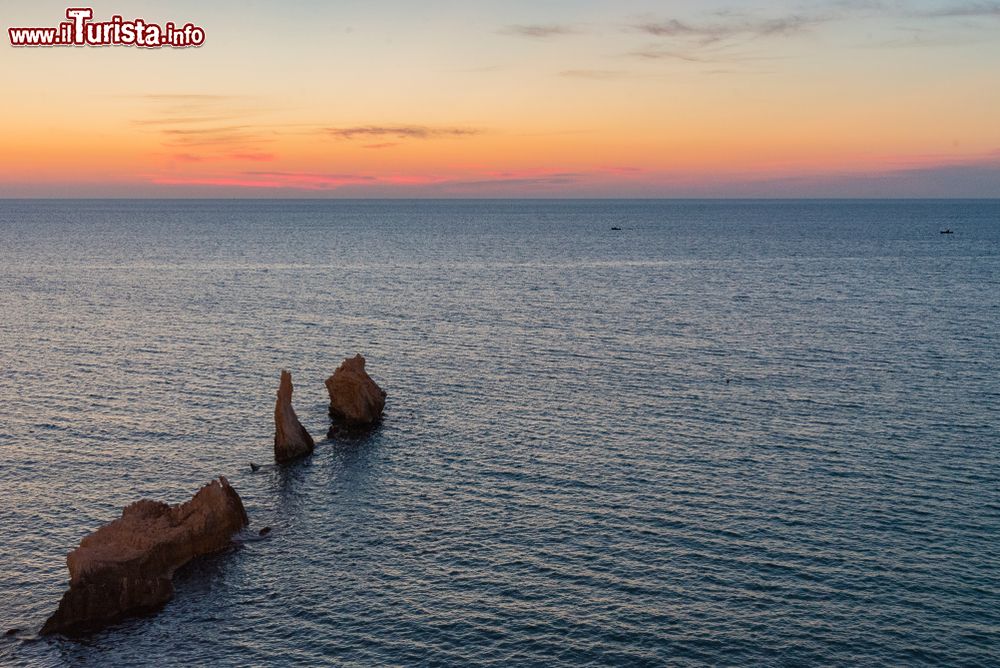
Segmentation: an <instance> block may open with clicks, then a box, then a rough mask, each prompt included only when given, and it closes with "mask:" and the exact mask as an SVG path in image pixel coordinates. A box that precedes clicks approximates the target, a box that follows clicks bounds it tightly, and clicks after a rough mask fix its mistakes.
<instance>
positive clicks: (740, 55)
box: [0, 0, 1000, 197]
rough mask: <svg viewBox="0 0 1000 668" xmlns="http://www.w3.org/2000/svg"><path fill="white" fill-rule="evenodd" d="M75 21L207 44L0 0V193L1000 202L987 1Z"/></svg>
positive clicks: (524, 7) (159, 6)
mask: <svg viewBox="0 0 1000 668" xmlns="http://www.w3.org/2000/svg"><path fill="white" fill-rule="evenodd" d="M70 6H79V5H70ZM84 6H86V5H84ZM92 7H93V10H94V15H95V20H109V19H110V18H111V16H112V15H115V14H118V15H121V16H122V17H123V18H124V19H125V20H131V19H134V18H137V17H141V18H143V19H145V20H146V21H147V22H154V23H161V24H165V23H166V22H168V21H173V22H174V23H176V24H178V25H182V24H184V23H187V22H191V23H193V24H196V25H198V26H200V27H202V28H203V29H204V31H205V36H206V38H205V43H204V44H203V45H202V46H200V47H197V48H187V49H170V48H163V49H141V48H136V47H128V46H110V47H52V48H23V47H22V48H15V47H13V46H11V44H10V40H9V39H8V35H7V28H11V27H47V26H53V27H54V26H56V25H58V24H59V23H60V21H65V20H66V18H65V12H66V9H67V5H66V4H65V2H63V3H57V2H51V1H50V0H4V1H3V11H2V12H0V16H2V17H3V23H4V26H3V27H4V34H3V35H2V39H3V43H2V44H0V88H2V90H3V92H4V94H3V101H4V103H3V105H2V106H0V119H2V128H3V130H2V132H0V197H1000V1H998V2H990V1H980V0H972V1H965V0H956V1H953V2H948V1H944V0H935V1H931V0H926V1H919V2H918V1H914V2H879V1H877V0H874V1H866V0H854V1H852V0H817V1H804V2H769V3H764V2H756V1H751V2H716V1H715V0H708V1H700V2H695V1H689V0H678V1H674V2H671V1H660V2H651V1H648V0H614V1H612V0H608V1H598V0H578V1H573V2H570V1H569V0H534V1H531V2H523V1H521V0H505V1H502V2H501V1H497V2H485V1H479V0H462V1H444V0H427V1H422V2H414V1H412V0H409V1H379V0H367V1H365V2H336V1H328V2H320V1H317V0H305V1H300V2H291V1H290V0H289V1H286V2H279V1H277V0H273V1H265V0H238V1H237V0H220V1H217V2H213V3H211V4H210V5H209V3H204V2H200V1H195V0H172V1H171V2H169V3H165V2H162V1H158V2H152V1H148V2H147V1H144V2H129V1H126V0H114V1H112V0H106V1H104V2H101V3H99V4H94V5H92Z"/></svg>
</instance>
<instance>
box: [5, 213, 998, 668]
mask: <svg viewBox="0 0 1000 668" xmlns="http://www.w3.org/2000/svg"><path fill="white" fill-rule="evenodd" d="M613 226H614V227H621V228H622V230H621V231H612V230H611V227H613ZM945 227H950V228H952V229H953V230H954V232H955V233H954V234H953V235H941V234H939V230H940V229H942V228H945ZM357 352H361V353H363V354H365V355H366V356H367V358H368V363H369V371H370V373H371V374H372V375H373V376H374V377H375V378H376V380H377V381H378V382H379V383H380V384H381V385H382V386H383V387H384V388H385V389H386V390H387V391H388V393H389V398H388V405H387V410H386V416H385V421H384V424H383V425H382V427H381V428H380V429H379V430H378V431H377V432H375V433H374V434H372V435H371V436H369V437H367V438H364V439H362V440H358V441H355V442H344V441H322V440H321V439H322V437H323V436H324V435H325V432H326V428H327V426H328V418H327V414H326V407H327V399H326V394H325V389H324V387H323V380H324V378H325V377H326V376H327V375H329V374H330V373H331V372H332V371H333V369H334V368H335V367H336V366H337V365H338V364H339V362H340V361H341V360H342V359H343V358H344V357H345V356H348V355H353V354H355V353H357ZM282 368H287V369H289V370H291V371H292V373H293V376H294V380H295V385H296V394H295V405H296V409H297V411H298V414H299V417H300V418H301V420H302V422H303V423H304V424H305V425H306V427H307V428H308V429H309V430H310V431H311V432H312V433H313V434H314V435H315V436H317V437H318V439H317V440H321V442H319V443H318V447H317V450H316V453H315V455H314V456H313V457H312V458H311V459H310V460H308V461H304V462H302V463H300V464H297V465H293V466H290V467H287V468H284V469H281V468H274V467H265V468H263V469H262V470H261V471H260V472H258V473H255V474H254V473H251V471H250V469H249V467H248V462H250V461H256V462H262V463H269V462H270V461H271V460H272V449H271V438H272V435H273V422H272V410H273V397H274V392H275V390H276V388H277V384H278V376H279V371H280V369H282ZM0 402H2V412H0V454H2V457H0V529H2V541H0V600H2V601H3V603H2V605H0V631H2V630H5V629H8V628H11V627H16V628H20V629H22V632H21V633H20V634H19V636H18V637H14V638H3V639H0V662H2V663H13V664H31V665H79V664H89V665H128V664H137V663H148V664H152V665H157V666H173V665H190V664H200V665H218V666H242V665H267V664H301V665H316V664H325V663H332V664H338V665H359V666H361V665H364V666H367V665H375V664H397V665H416V664H421V665H425V664H427V665H430V664H433V665H444V664H449V665H480V664H481V665H496V666H516V665H546V666H552V665H566V666H581V665H616V666H631V665H636V666H639V665H665V664H669V665H705V664H711V665H724V664H767V665H791V664H815V665H825V666H832V665H915V664H948V665H970V666H971V665H990V664H992V665H998V664H1000V558H998V553H997V550H998V545H1000V202H996V201H992V202H963V201H953V202H648V201H596V202H537V201H534V202H533V201H519V202H496V201H465V202H320V201H299V202H294V201H293V202H259V201H258V202H251V201H245V202H244V201H199V202H139V201H132V202H123V201H82V202H66V201H58V202H55V201H52V202H46V201H38V202H18V201H6V202H0ZM220 474H224V475H226V476H228V477H229V479H230V481H231V482H232V483H233V485H234V486H235V487H236V489H237V490H238V491H239V492H240V494H241V495H242V496H243V499H244V502H245V503H246V506H247V510H248V512H249V515H250V517H251V521H252V524H253V527H254V528H255V529H256V528H260V527H263V526H271V527H274V533H273V537H272V538H270V539H269V540H264V541H259V542H248V543H244V544H242V545H241V546H239V547H237V548H235V549H234V550H232V551H230V552H228V553H226V554H223V555H219V556H213V557H209V558H205V559H201V560H199V561H196V562H195V563H193V564H191V565H190V566H188V567H186V568H185V569H183V570H182V571H181V572H179V573H178V575H177V577H176V588H177V595H176V598H175V599H174V601H173V602H171V603H170V604H168V605H167V606H166V608H164V609H163V610H162V611H161V612H160V613H159V614H157V615H155V616H152V617H147V618H141V619H132V620H128V621H125V622H123V623H121V624H119V625H117V626H115V627H113V628H111V629H109V630H107V631H105V632H102V633H99V634H96V635H94V636H92V637H89V638H87V639H84V640H82V641H68V640H61V639H52V638H47V639H38V638H35V637H33V634H34V632H35V631H37V629H38V627H39V626H40V625H41V623H42V622H43V621H44V619H45V617H46V616H47V615H48V614H49V613H50V612H51V611H52V610H53V609H54V607H55V605H56V603H57V602H58V599H59V597H60V595H61V593H62V591H63V589H64V587H65V585H66V580H67V573H66V569H65V556H66V554H67V552H69V551H70V550H71V549H73V547H75V546H76V544H77V543H78V542H79V540H80V539H81V538H82V537H83V536H84V535H85V534H86V533H88V532H89V531H91V530H93V529H94V528H96V527H97V526H99V525H101V524H103V523H105V522H107V521H109V520H111V519H113V518H114V517H116V516H117V515H118V514H119V513H120V511H121V508H122V507H123V506H125V505H127V504H128V503H130V502H132V501H134V500H136V499H138V498H140V497H144V496H145V497H152V498H156V499H162V500H165V501H169V502H173V503H176V502H179V501H183V500H185V499H187V498H189V497H190V495H191V494H193V493H194V492H195V491H196V490H197V489H198V488H199V487H200V486H201V485H202V484H204V483H206V482H208V481H209V480H210V479H212V478H213V477H215V476H218V475H220Z"/></svg>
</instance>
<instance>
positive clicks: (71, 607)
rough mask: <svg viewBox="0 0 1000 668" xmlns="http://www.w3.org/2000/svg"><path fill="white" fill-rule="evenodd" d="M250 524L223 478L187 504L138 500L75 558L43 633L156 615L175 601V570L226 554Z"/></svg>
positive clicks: (86, 628)
mask: <svg viewBox="0 0 1000 668" xmlns="http://www.w3.org/2000/svg"><path fill="white" fill-rule="evenodd" d="M247 524H248V521H247V514H246V511H245V510H244V508H243V501H242V500H241V499H240V496H239V494H237V493H236V490H234V489H233V488H232V487H231V486H230V485H229V481H228V480H226V479H225V478H223V477H220V478H219V479H218V480H214V481H212V482H211V483H209V484H208V485H205V486H204V487H202V488H201V490H199V491H198V493H197V494H195V495H194V498H193V499H191V500H190V501H188V502H186V503H182V504H180V505H176V506H169V505H167V504H165V503H161V502H159V501H150V500H148V499H143V500H141V501H136V502H135V503H133V504H132V505H130V506H128V507H127V508H125V510H124V511H122V516H121V518H120V519H117V520H115V521H113V522H111V523H110V524H105V525H104V526H102V527H101V528H99V529H98V530H97V531H95V532H93V533H92V534H90V535H89V536H87V537H85V538H84V539H83V540H82V541H81V542H80V547H78V548H76V549H75V550H73V551H72V552H70V553H69V556H68V557H67V558H66V564H67V566H68V567H69V576H70V581H69V590H68V591H67V592H66V593H65V594H63V597H62V600H61V601H60V602H59V609H58V610H56V611H55V613H54V614H53V615H52V616H51V617H49V619H48V621H47V622H45V626H43V627H42V633H43V634H48V633H64V634H73V633H78V632H85V631H91V630H96V629H99V628H101V627H103V626H105V625H107V624H108V623H111V622H113V621H115V620H117V619H119V618H121V617H124V616H126V615H132V614H139V613H142V612H147V611H150V610H155V609H156V608H158V607H160V606H161V605H163V604H164V603H166V602H167V601H169V600H170V599H171V598H172V597H173V595H174V587H173V584H172V583H171V578H172V577H173V574H174V571H176V570H177V569H178V568H180V567H181V566H183V565H184V564H186V563H187V562H189V561H190V560H191V559H193V558H195V557H197V556H199V555H203V554H209V553H211V552H218V551H219V550H222V549H224V548H225V547H226V546H228V545H229V544H230V540H231V539H232V536H233V534H234V533H236V532H238V531H240V530H241V529H243V528H244V527H245V526H246V525H247Z"/></svg>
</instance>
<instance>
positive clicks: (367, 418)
mask: <svg viewBox="0 0 1000 668" xmlns="http://www.w3.org/2000/svg"><path fill="white" fill-rule="evenodd" d="M326 389H327V391H328V392H329V393H330V417H332V418H333V419H334V420H336V421H338V422H340V423H341V424H343V425H344V426H346V427H349V428H358V427H362V428H363V427H370V426H372V425H374V424H375V423H376V422H378V421H379V419H381V417H382V409H383V408H385V392H384V391H383V390H382V388H380V387H379V386H378V385H376V384H375V381H374V380H372V379H371V376H369V375H368V373H367V372H366V371H365V358H364V357H362V356H361V355H356V356H355V357H353V358H351V357H349V358H347V359H345V360H344V363H343V364H341V365H340V367H338V368H337V370H336V371H335V372H334V373H333V375H332V376H330V377H329V378H327V379H326Z"/></svg>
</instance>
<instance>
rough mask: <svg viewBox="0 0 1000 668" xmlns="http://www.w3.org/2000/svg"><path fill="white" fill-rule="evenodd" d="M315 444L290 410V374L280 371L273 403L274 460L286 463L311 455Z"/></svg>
mask: <svg viewBox="0 0 1000 668" xmlns="http://www.w3.org/2000/svg"><path fill="white" fill-rule="evenodd" d="M315 448H316V443H315V441H313V438H312V436H310V435H309V432H308V431H306V428H305V427H303V426H302V423H301V422H299V418H298V416H297V415H295V409H294V408H292V374H290V373H288V372H287V371H284V370H282V372H281V384H280V385H279V386H278V400H277V401H276V402H275V403H274V459H275V461H278V462H287V461H289V460H291V459H295V458H297V457H303V456H305V455H308V454H311V453H312V451H313V450H314V449H315Z"/></svg>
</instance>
